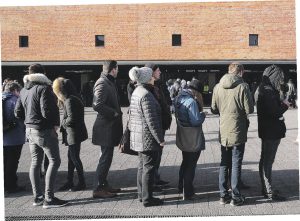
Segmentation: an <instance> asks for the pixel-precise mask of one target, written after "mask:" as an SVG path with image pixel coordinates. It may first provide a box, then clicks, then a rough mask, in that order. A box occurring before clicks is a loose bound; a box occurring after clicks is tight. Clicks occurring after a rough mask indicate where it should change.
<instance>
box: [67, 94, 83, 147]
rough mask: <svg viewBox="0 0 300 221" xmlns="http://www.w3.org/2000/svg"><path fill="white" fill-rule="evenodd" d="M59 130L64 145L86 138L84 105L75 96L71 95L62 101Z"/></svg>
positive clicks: (76, 142)
mask: <svg viewBox="0 0 300 221" xmlns="http://www.w3.org/2000/svg"><path fill="white" fill-rule="evenodd" d="M61 132H62V138H63V139H62V142H63V143H64V144H66V145H73V144H78V143H81V142H82V141H84V140H86V139H87V138H88V134H87V129H86V126H85V123H84V106H83V103H82V101H81V100H80V99H79V98H78V97H76V96H73V95H71V96H70V97H68V98H67V99H66V100H65V101H64V113H63V119H62V121H61Z"/></svg>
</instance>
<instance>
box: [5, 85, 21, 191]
mask: <svg viewBox="0 0 300 221" xmlns="http://www.w3.org/2000/svg"><path fill="white" fill-rule="evenodd" d="M20 90H21V86H20V85H19V84H18V83H16V82H13V81H9V82H7V83H6V84H5V87H4V92H3V93H2V114H3V115H2V116H3V161H4V190H5V192H7V193H16V192H20V191H24V190H25V187H24V186H19V185H18V182H17V181H18V176H17V170H18V165H19V159H20V156H21V152H22V147H23V144H24V143H25V125H24V122H23V121H22V120H19V119H16V118H15V116H14V109H15V106H16V102H17V100H18V97H19V94H20Z"/></svg>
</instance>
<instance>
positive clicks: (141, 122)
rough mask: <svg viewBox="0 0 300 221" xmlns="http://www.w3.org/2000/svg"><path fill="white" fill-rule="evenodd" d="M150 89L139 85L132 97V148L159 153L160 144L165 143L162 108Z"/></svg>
mask: <svg viewBox="0 0 300 221" xmlns="http://www.w3.org/2000/svg"><path fill="white" fill-rule="evenodd" d="M150 88H151V87H148V86H147V85H138V86H137V87H136V89H135V90H134V91H133V94H132V97H131V103H130V114H129V125H128V126H129V130H130V148H131V149H133V150H135V151H139V152H143V151H159V150H160V148H161V147H160V145H159V144H160V143H162V142H164V136H163V129H162V123H161V108H160V105H159V103H158V102H157V100H156V99H155V97H154V95H153V94H152V92H151V91H149V90H150ZM152 88H153V87H152Z"/></svg>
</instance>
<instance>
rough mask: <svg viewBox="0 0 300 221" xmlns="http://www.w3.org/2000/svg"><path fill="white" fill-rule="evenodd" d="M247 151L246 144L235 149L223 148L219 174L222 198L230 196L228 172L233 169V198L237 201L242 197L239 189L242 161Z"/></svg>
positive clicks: (234, 147)
mask: <svg viewBox="0 0 300 221" xmlns="http://www.w3.org/2000/svg"><path fill="white" fill-rule="evenodd" d="M244 151H245V144H241V145H239V146H233V147H224V146H221V164H220V172H219V189H220V196H221V197H225V196H228V195H229V193H228V185H227V183H228V170H229V168H230V167H232V171H231V178H230V179H231V189H232V198H233V199H237V198H239V197H241V193H240V189H239V185H238V184H239V180H240V177H241V170H242V161H243V156H244Z"/></svg>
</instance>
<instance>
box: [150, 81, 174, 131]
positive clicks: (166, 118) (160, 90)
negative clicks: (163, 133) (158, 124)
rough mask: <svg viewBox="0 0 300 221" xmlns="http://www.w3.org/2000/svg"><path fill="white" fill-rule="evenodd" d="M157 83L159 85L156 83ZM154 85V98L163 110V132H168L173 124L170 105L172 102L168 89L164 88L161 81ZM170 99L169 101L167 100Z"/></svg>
mask: <svg viewBox="0 0 300 221" xmlns="http://www.w3.org/2000/svg"><path fill="white" fill-rule="evenodd" d="M156 82H157V83H156ZM156 82H155V83H154V88H153V89H154V96H155V98H156V100H157V101H158V103H159V105H160V108H161V120H162V128H163V130H168V129H169V128H170V126H171V123H172V114H171V110H170V106H169V103H170V102H172V101H171V98H170V94H169V93H168V89H167V88H166V86H165V87H163V85H162V83H161V82H160V81H156ZM166 91H167V92H166ZM167 98H168V99H167Z"/></svg>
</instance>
